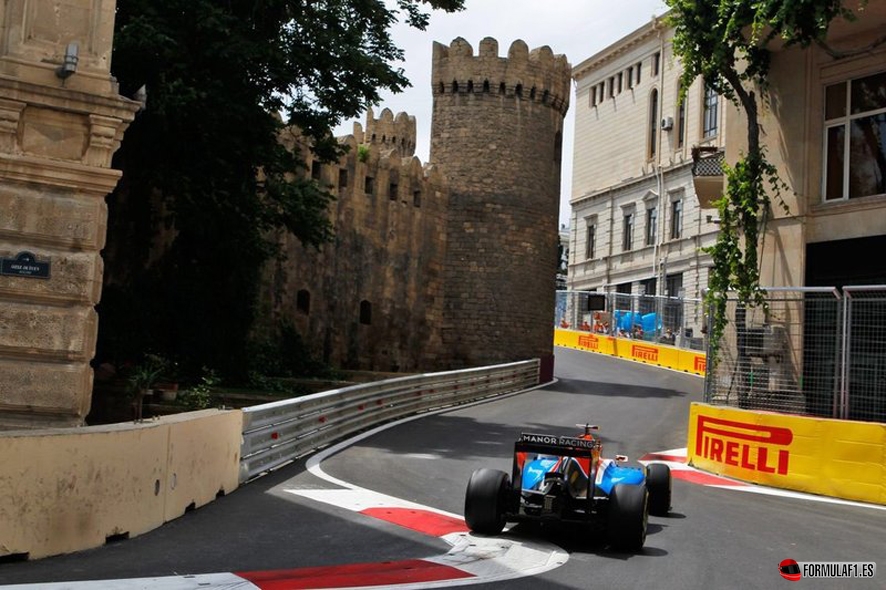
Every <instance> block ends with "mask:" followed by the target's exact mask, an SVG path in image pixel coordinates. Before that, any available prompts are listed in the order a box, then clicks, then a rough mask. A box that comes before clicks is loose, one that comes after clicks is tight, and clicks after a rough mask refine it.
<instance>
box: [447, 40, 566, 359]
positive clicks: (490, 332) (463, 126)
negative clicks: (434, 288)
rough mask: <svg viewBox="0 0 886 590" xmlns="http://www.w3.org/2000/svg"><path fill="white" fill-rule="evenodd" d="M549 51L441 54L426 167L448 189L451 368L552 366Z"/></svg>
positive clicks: (560, 69) (461, 43)
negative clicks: (536, 361) (539, 361)
mask: <svg viewBox="0 0 886 590" xmlns="http://www.w3.org/2000/svg"><path fill="white" fill-rule="evenodd" d="M570 83H571V70H570V66H569V64H568V62H567V61H566V58H565V57H564V56H554V55H553V53H552V52H551V49H550V48H549V47H546V46H545V47H541V48H539V49H535V50H533V51H532V52H530V51H529V50H528V48H527V46H526V44H525V43H524V42H523V41H520V40H518V41H515V42H514V43H513V44H512V45H511V47H510V49H509V51H508V56H507V58H501V57H499V56H498V44H497V42H496V41H495V40H494V39H491V38H486V39H484V40H483V41H481V43H480V48H479V52H478V54H477V55H474V53H473V49H472V47H471V46H470V45H469V44H468V43H467V42H466V41H465V40H464V39H456V40H454V41H453V42H452V43H451V44H450V45H449V46H448V47H447V46H444V45H441V44H439V43H436V44H435V45H434V59H433V96H434V111H433V122H432V131H431V162H432V163H433V164H434V165H435V166H437V167H438V168H439V169H440V171H441V173H442V174H443V175H444V176H445V177H446V178H447V180H448V181H449V184H450V187H451V196H450V203H449V211H448V215H447V234H448V236H447V251H446V268H445V278H444V284H445V290H446V294H445V303H444V323H443V345H444V351H445V354H446V355H447V358H446V361H447V363H448V364H449V365H450V366H453V367H459V366H473V365H480V364H490V363H494V362H499V361H509V360H517V359H522V358H549V357H551V356H552V354H553V328H552V325H553V322H552V319H551V318H553V317H554V289H555V280H554V279H555V275H556V265H557V242H558V239H559V237H558V233H557V232H558V230H557V227H558V226H557V219H558V211H559V195H560V161H561V149H562V128H563V117H564V115H565V113H566V110H567V108H568V103H569V93H570Z"/></svg>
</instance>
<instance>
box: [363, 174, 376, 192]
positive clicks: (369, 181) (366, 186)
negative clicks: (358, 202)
mask: <svg viewBox="0 0 886 590" xmlns="http://www.w3.org/2000/svg"><path fill="white" fill-rule="evenodd" d="M363 192H364V193H366V194H367V195H372V194H375V179H374V178H372V177H371V176H367V177H366V181H365V182H364V183H363Z"/></svg>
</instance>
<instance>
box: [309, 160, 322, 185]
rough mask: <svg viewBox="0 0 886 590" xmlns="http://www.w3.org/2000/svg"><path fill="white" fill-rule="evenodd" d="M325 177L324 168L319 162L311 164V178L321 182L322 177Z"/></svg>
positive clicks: (315, 161)
mask: <svg viewBox="0 0 886 590" xmlns="http://www.w3.org/2000/svg"><path fill="white" fill-rule="evenodd" d="M322 175H323V166H322V165H321V164H320V162H318V161H317V160H314V161H313V162H311V178H312V179H314V180H320V177H321V176H322Z"/></svg>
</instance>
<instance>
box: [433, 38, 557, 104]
mask: <svg viewBox="0 0 886 590" xmlns="http://www.w3.org/2000/svg"><path fill="white" fill-rule="evenodd" d="M432 84H433V93H434V95H435V96H436V95H439V94H449V93H458V94H489V95H506V96H516V97H518V98H522V99H524V100H532V101H536V102H539V103H541V104H548V105H550V106H551V107H552V108H554V109H557V110H559V111H560V112H562V113H564V114H565V112H566V110H567V109H568V108H569V96H570V92H571V89H572V86H571V85H572V66H570V65H569V62H568V61H567V59H566V56H564V55H554V52H553V51H552V50H551V48H550V47H548V46H547V45H544V46H542V47H538V48H536V49H533V50H532V51H529V48H528V47H527V45H526V43H525V42H524V41H522V40H520V39H517V40H516V41H514V42H513V43H511V46H510V48H509V49H508V56H507V57H499V56H498V41H496V40H495V39H493V38H492V37H486V38H485V39H483V40H482V41H480V47H479V51H478V53H477V55H474V50H473V47H471V44H470V43H468V42H467V41H466V40H465V39H463V38H462V37H458V38H456V39H454V40H453V41H452V43H450V44H449V46H446V45H443V44H442V43H437V42H435V43H434V52H433V66H432Z"/></svg>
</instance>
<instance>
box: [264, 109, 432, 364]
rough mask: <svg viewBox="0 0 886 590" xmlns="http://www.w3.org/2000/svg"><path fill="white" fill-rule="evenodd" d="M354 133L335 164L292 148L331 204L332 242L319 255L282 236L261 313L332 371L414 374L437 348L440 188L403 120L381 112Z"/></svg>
mask: <svg viewBox="0 0 886 590" xmlns="http://www.w3.org/2000/svg"><path fill="white" fill-rule="evenodd" d="M395 122H396V125H395ZM355 127H356V128H355V130H354V135H350V136H347V137H345V138H342V141H344V142H345V143H347V144H348V145H349V146H350V150H349V153H348V155H347V156H345V157H343V158H342V159H341V160H340V161H339V162H337V163H335V164H332V165H320V164H317V165H315V164H314V162H313V159H312V158H313V156H312V154H311V153H310V151H309V150H308V149H306V147H305V146H300V149H301V150H302V155H303V157H304V158H305V160H306V162H307V164H308V167H307V172H306V173H307V174H313V175H314V178H315V179H316V180H317V181H318V182H319V183H320V184H321V185H322V186H325V187H328V188H329V190H331V192H333V193H334V194H336V195H337V199H336V200H335V201H334V202H333V203H332V204H331V206H330V211H329V214H330V218H331V220H332V223H333V226H334V229H335V239H334V242H332V243H330V244H325V245H323V246H322V247H321V248H320V250H319V251H318V250H316V249H314V248H306V247H304V246H302V245H301V243H300V242H298V241H297V240H295V239H294V238H292V237H291V236H286V237H281V240H282V244H283V249H284V251H285V252H286V253H287V259H286V260H285V261H281V262H278V263H277V264H276V266H275V268H274V269H273V271H272V272H271V277H270V280H269V282H268V287H269V289H268V291H267V294H266V297H265V306H266V308H269V309H270V310H271V316H272V317H274V318H277V319H283V320H288V321H290V322H292V323H293V324H294V325H295V327H296V328H297V329H298V331H299V333H300V334H301V335H302V336H303V337H304V338H305V340H306V341H307V342H308V343H309V344H310V345H311V346H312V348H313V350H314V352H315V354H316V355H317V356H318V357H319V358H323V359H324V360H325V361H326V362H328V363H331V364H333V365H335V366H340V367H347V368H354V369H372V370H382V371H416V370H420V369H421V368H423V367H427V366H433V365H434V363H435V359H436V358H437V357H438V356H439V354H440V349H441V339H440V332H439V326H440V324H441V322H442V303H443V253H444V252H445V248H446V234H445V231H444V228H445V216H446V212H447V207H448V198H449V193H448V188H447V186H446V183H445V181H444V179H443V178H442V177H441V176H440V175H439V173H437V172H436V171H435V170H434V169H433V168H430V167H427V168H425V167H423V166H422V164H421V162H420V161H419V160H418V158H415V157H413V156H412V153H413V151H414V145H415V121H414V119H412V118H411V117H408V116H406V115H405V114H403V113H400V114H399V115H397V117H396V118H394V117H393V116H392V114H391V112H390V111H389V110H387V109H385V110H384V111H382V113H381V115H380V116H379V118H378V119H377V120H376V119H375V118H374V116H373V114H372V112H370V113H369V114H368V115H367V125H366V129H367V131H366V132H365V133H364V132H363V130H362V127H360V126H359V125H357V126H355ZM373 136H374V139H373ZM364 142H365V143H364ZM359 145H364V146H366V147H367V148H368V151H367V152H365V153H366V155H365V157H361V155H360V153H361V152H360V150H358V146H359Z"/></svg>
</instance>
